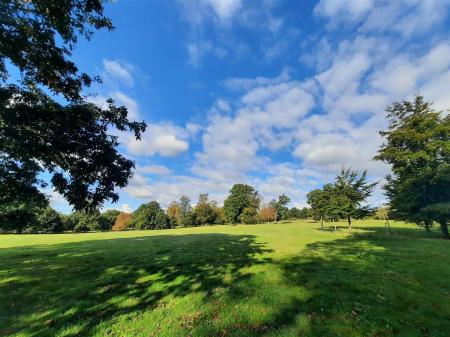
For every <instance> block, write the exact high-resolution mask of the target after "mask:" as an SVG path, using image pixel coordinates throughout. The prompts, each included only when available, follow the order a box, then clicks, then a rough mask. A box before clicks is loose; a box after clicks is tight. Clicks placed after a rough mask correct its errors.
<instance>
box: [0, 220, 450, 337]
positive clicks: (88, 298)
mask: <svg viewBox="0 0 450 337" xmlns="http://www.w3.org/2000/svg"><path fill="white" fill-rule="evenodd" d="M392 232H393V234H389V233H388V232H387V230H386V228H385V227H362V226H359V227H355V231H354V232H353V233H352V234H350V235H349V236H347V237H345V238H342V237H340V238H338V239H336V240H334V241H318V242H314V243H311V244H309V245H307V246H306V248H305V249H303V250H302V251H301V252H300V253H299V254H298V255H296V256H292V257H288V258H280V259H278V260H276V259H273V260H270V259H263V258H262V257H261V256H260V254H264V253H266V252H270V250H269V249H267V248H266V247H265V246H264V245H263V244H261V243H257V242H256V241H255V237H254V236H251V235H226V234H191V235H173V236H172V235H171V236H165V235H162V236H152V237H137V238H127V239H112V240H100V241H85V242H80V243H70V244H61V245H53V246H39V247H37V246H34V247H21V248H14V249H9V248H7V249H1V250H0V259H1V260H0V280H2V279H3V280H5V281H3V283H0V304H1V305H0V335H1V334H2V333H3V334H5V335H6V334H8V333H9V334H13V333H15V332H19V331H20V332H22V333H23V334H24V335H27V336H33V337H42V336H53V335H56V334H58V333H60V334H62V333H64V334H65V335H66V336H74V335H78V336H92V335H94V334H96V333H98V331H97V330H96V327H97V326H98V325H99V324H101V322H104V321H106V322H107V321H109V320H111V319H113V318H115V317H118V316H121V315H128V317H129V315H132V314H136V315H140V314H141V313H142V312H144V311H150V312H151V311H152V310H153V309H156V308H159V307H160V306H164V301H165V300H166V299H165V297H166V296H174V297H183V296H186V295H189V294H191V293H193V292H202V293H203V294H204V295H205V296H204V300H203V301H204V304H205V307H208V306H209V309H210V310H211V312H210V315H209V314H208V313H207V312H206V313H205V316H202V317H204V318H202V319H199V320H198V321H193V322H192V324H191V325H192V326H190V327H189V328H188V329H187V330H186V331H184V330H183V333H184V332H186V333H185V334H181V333H180V336H186V335H192V336H201V337H209V336H224V337H225V336H226V337H231V336H271V337H275V336H276V337H281V336H317V337H319V336H320V337H325V336H330V337H331V336H333V337H334V336H345V337H352V336H354V337H356V336H358V337H363V336H364V337H366V336H371V337H382V336H384V337H393V336H405V337H414V336H417V337H419V336H423V337H426V336H437V337H441V336H442V337H444V336H445V337H447V336H448V331H450V301H448V298H449V297H450V284H449V282H448V280H449V279H450V258H449V254H448V252H449V248H450V243H449V242H448V241H446V240H441V239H440V236H439V234H438V233H435V232H433V233H425V232H424V231H423V230H421V229H410V228H392ZM324 235H328V236H330V235H331V233H324ZM254 265H261V268H262V270H263V272H261V273H259V274H246V273H244V272H243V271H242V269H243V268H246V267H250V266H254ZM258 268H260V267H258ZM220 288H224V289H226V290H225V293H224V295H223V297H222V298H221V299H220V302H221V304H220V305H219V304H217V305H216V304H214V302H215V298H214V292H215V290H216V289H220ZM246 305H247V306H246ZM235 308H240V309H235ZM213 312H214V314H213ZM216 314H217V317H219V318H220V319H215V315H216ZM208 315H209V316H208ZM222 315H223V316H222ZM229 315H232V316H233V317H232V319H228V320H227V318H226V317H227V316H229ZM222 317H223V320H222ZM133 322H134V321H130V323H129V324H130V325H131V328H133V327H132V325H133ZM174 324H175V323H174ZM71 326H76V327H77V329H76V330H75V329H74V330H73V331H72V330H70V327H71ZM162 328H163V329H164V328H167V327H162ZM131 330H132V329H131ZM150 330H151V329H150ZM101 332H102V333H104V334H108V331H107V330H102V331H101ZM117 333H118V332H114V334H115V335H117ZM133 333H136V334H138V335H145V334H143V333H141V334H139V331H138V330H135V331H134V332H133V331H132V332H130V333H129V334H126V333H121V334H120V335H123V336H129V335H130V336H131V335H133ZM153 334H154V335H155V336H158V330H154V331H153ZM166 335H167V333H166ZM177 336H178V335H177Z"/></svg>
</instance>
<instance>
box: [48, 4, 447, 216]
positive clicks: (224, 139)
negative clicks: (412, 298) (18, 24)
mask: <svg viewBox="0 0 450 337" xmlns="http://www.w3.org/2000/svg"><path fill="white" fill-rule="evenodd" d="M449 9H450V1H447V0H397V1H378V0H320V1H312V0H311V1H309V0H305V1H296V0H294V1H288V0H283V1H276V0H274V1H265V0H261V1H250V0H249V1H244V0H186V1H176V0H172V1H163V0H154V1H138V0H130V1H124V0H117V1H113V2H109V3H107V4H106V11H105V14H106V16H109V17H110V18H111V19H112V21H113V23H114V25H115V27H116V29H115V30H114V31H113V32H107V31H98V32H96V33H95V35H94V37H93V38H92V39H91V41H82V40H80V42H79V44H78V46H77V48H76V50H75V52H74V55H73V59H74V61H75V62H76V63H77V65H78V66H79V68H80V70H82V71H84V72H87V73H89V74H91V75H100V76H101V78H102V80H103V83H102V84H101V85H96V86H94V87H92V88H91V89H90V90H91V91H90V92H95V93H96V94H97V95H96V96H95V97H92V98H90V99H91V100H92V101H94V102H96V103H98V104H104V102H105V100H106V99H107V98H108V97H111V98H113V99H114V100H115V101H116V103H117V104H120V105H125V106H126V107H127V108H128V110H129V117H130V118H131V119H133V120H138V121H142V120H145V121H146V122H147V123H148V125H149V126H148V129H147V131H146V133H145V134H144V135H143V138H142V140H141V141H136V140H135V139H134V138H133V136H132V134H130V133H122V134H119V139H120V142H121V145H120V147H119V149H120V152H121V153H122V154H123V155H124V156H126V157H127V158H130V159H132V160H134V161H135V163H136V169H135V173H134V177H133V179H132V180H131V181H130V182H129V185H128V186H127V187H126V188H123V189H121V190H119V194H120V200H119V201H118V202H117V203H116V204H110V203H106V204H105V209H109V208H116V209H120V210H123V211H127V212H129V211H133V210H135V209H136V208H137V207H138V206H139V205H140V204H142V203H144V202H148V201H150V200H157V201H158V202H160V203H161V205H162V206H164V207H166V206H167V205H168V204H169V203H170V202H171V201H173V200H177V199H179V198H180V197H181V196H182V195H187V196H189V197H190V198H191V200H192V201H193V202H194V203H195V201H196V200H197V198H198V195H199V194H200V193H208V194H209V196H210V198H211V199H213V200H216V201H218V202H219V204H220V203H222V202H223V200H224V199H225V198H226V196H227V194H228V191H229V189H230V188H231V187H232V185H233V184H235V183H247V184H251V185H253V186H255V187H256V189H257V190H258V191H259V193H260V194H261V195H262V197H263V198H264V200H266V201H269V200H271V199H272V198H274V197H276V196H278V195H280V194H282V193H285V194H287V195H288V196H289V197H290V198H291V199H292V202H291V206H298V207H302V206H305V205H306V194H307V193H308V192H309V191H310V190H312V189H314V188H317V187H321V186H322V185H323V184H325V183H327V182H331V181H332V180H333V179H334V177H335V176H336V175H337V174H338V173H339V171H340V169H341V168H342V167H344V166H345V167H351V168H353V169H356V170H358V171H360V172H362V171H363V170H367V172H368V176H369V179H370V181H381V182H382V180H383V177H384V176H385V175H386V174H387V173H388V172H389V167H388V166H386V165H385V164H383V163H381V162H376V161H373V160H372V158H373V156H374V155H375V154H376V151H377V148H378V147H379V145H380V144H381V143H382V139H381V138H380V136H379V135H378V131H379V130H383V129H385V128H386V126H387V122H386V118H385V110H384V109H385V107H386V106H387V105H389V104H391V103H392V102H394V101H396V100H402V99H411V98H413V97H414V95H415V94H416V93H420V94H423V95H424V96H425V98H426V99H427V100H430V101H433V102H434V106H435V107H436V108H437V109H440V110H445V109H448V108H450V95H449V93H450V92H449V91H450V19H449V16H448V13H449ZM49 194H50V195H51V203H52V206H53V207H55V208H56V209H58V210H60V211H63V212H68V211H70V209H71V208H70V206H69V205H67V203H65V202H64V200H63V199H62V197H61V196H59V195H58V194H56V193H54V192H52V191H51V190H49ZM370 202H371V203H373V204H374V205H380V204H382V203H383V202H385V196H384V195H383V193H382V190H381V189H380V188H378V189H377V191H376V192H375V193H374V195H373V196H372V197H371V200H370Z"/></svg>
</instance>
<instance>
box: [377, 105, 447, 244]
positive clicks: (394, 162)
mask: <svg viewBox="0 0 450 337" xmlns="http://www.w3.org/2000/svg"><path fill="white" fill-rule="evenodd" d="M386 111H387V113H388V118H389V128H388V129H387V130H386V131H381V132H380V134H381V135H382V136H383V137H384V139H385V142H384V143H383V145H382V146H381V147H380V149H379V150H378V154H377V156H376V157H375V159H378V160H382V161H384V162H386V163H388V164H390V165H391V168H392V175H388V176H387V177H386V179H387V184H386V185H385V186H384V189H385V191H386V195H387V197H388V198H389V207H390V212H391V213H392V214H393V215H394V216H395V217H396V218H399V219H403V220H406V221H410V222H414V223H416V224H418V225H421V226H425V227H428V226H430V225H431V224H432V223H433V221H436V222H438V223H439V224H440V225H441V230H442V232H443V234H444V236H445V237H447V238H450V236H449V234H448V223H449V221H450V115H449V114H443V113H442V112H438V111H435V110H434V109H433V107H432V103H429V102H426V101H425V100H424V98H423V97H422V96H416V97H415V99H414V100H413V101H412V102H409V101H402V102H395V103H393V104H392V105H391V106H389V107H387V109H386Z"/></svg>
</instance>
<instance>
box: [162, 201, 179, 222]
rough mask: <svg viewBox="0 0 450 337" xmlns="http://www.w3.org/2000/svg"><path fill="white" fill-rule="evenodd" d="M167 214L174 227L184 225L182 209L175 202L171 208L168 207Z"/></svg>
mask: <svg viewBox="0 0 450 337" xmlns="http://www.w3.org/2000/svg"><path fill="white" fill-rule="evenodd" d="M166 213H167V217H168V218H169V221H170V223H171V224H172V227H175V226H180V225H181V224H182V223H183V214H182V211H181V207H180V205H179V204H178V203H177V202H176V201H173V202H172V203H171V204H170V205H169V207H167V211H166Z"/></svg>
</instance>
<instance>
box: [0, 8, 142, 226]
mask: <svg viewBox="0 0 450 337" xmlns="http://www.w3.org/2000/svg"><path fill="white" fill-rule="evenodd" d="M0 13H1V14H0V20H1V21H0V82H1V87H0V171H1V172H2V173H1V174H2V179H3V180H4V181H5V182H7V183H9V185H8V186H2V188H4V189H6V190H8V191H10V192H11V195H15V198H14V199H13V200H10V201H8V203H7V204H6V205H7V206H5V208H7V210H6V213H5V212H4V209H3V208H2V209H0V213H1V214H0V218H3V220H4V219H6V217H8V215H7V214H11V212H12V211H11V209H16V210H17V209H18V207H19V206H20V205H24V204H27V205H29V206H27V207H25V208H28V207H30V208H31V207H34V206H36V205H38V204H39V203H41V202H42V199H45V196H44V195H43V194H42V193H41V192H40V190H39V187H41V184H40V182H39V181H38V179H37V178H36V177H37V176H38V174H39V173H41V172H42V171H47V172H48V173H50V176H51V183H52V185H53V187H54V189H55V190H56V191H57V192H59V193H60V194H62V195H63V196H64V197H65V198H66V199H67V200H68V202H69V203H70V204H71V205H73V207H74V208H75V209H76V210H92V209H96V208H98V207H100V206H101V205H102V204H103V202H104V201H105V200H107V199H110V200H112V201H113V202H115V201H117V199H118V194H117V192H115V189H116V188H117V187H124V186H126V184H127V182H128V180H129V179H130V178H131V176H132V169H133V167H134V163H133V162H132V161H130V160H129V159H127V158H125V157H123V156H122V155H120V154H119V152H118V151H117V150H116V148H117V145H118V142H117V137H116V136H114V135H112V134H110V133H109V132H110V131H109V130H111V129H117V130H119V131H131V132H133V133H134V135H135V137H136V139H139V138H140V136H141V133H142V132H144V131H145V128H146V125H145V123H143V122H142V123H136V122H130V121H129V120H128V117H127V114H128V112H127V109H126V108H125V107H116V106H115V105H114V102H113V101H112V100H109V101H108V107H107V108H100V107H97V106H95V105H94V104H91V103H87V102H86V100H85V98H84V97H83V94H82V90H83V88H84V87H85V86H88V85H90V83H91V82H92V80H93V79H92V78H91V77H89V76H88V75H87V74H85V73H80V72H79V70H78V68H77V66H76V65H75V63H74V62H73V61H72V60H71V59H70V57H71V54H72V51H73V49H74V48H75V46H76V43H77V41H78V39H79V38H80V37H84V38H87V39H89V38H90V37H91V36H92V34H93V31H94V30H96V29H102V28H105V29H108V30H111V29H113V26H112V23H111V21H110V20H109V19H108V18H107V17H105V16H104V14H103V1H101V0H67V1H64V2H60V1H58V2H55V1H52V0H33V1H2V2H0ZM7 62H9V63H11V64H12V65H13V66H15V67H17V69H18V70H19V72H20V78H21V82H20V86H17V85H11V84H8V76H9V74H8V71H7V68H6V63H7ZM94 80H95V79H94ZM43 87H44V88H48V89H49V90H50V92H51V93H52V94H55V95H60V96H63V98H65V102H64V103H62V104H61V103H58V102H56V101H55V100H54V98H53V97H50V96H49V95H48V94H46V93H44V91H43V90H41V89H42V88H43ZM60 101H64V99H62V100H60ZM13 166H15V167H14V168H13ZM24 176H27V177H29V178H30V179H23V177H24ZM14 181H16V182H15V183H12V182H14ZM19 183H20V184H19ZM2 185H3V184H2ZM19 185H20V186H19ZM24 190H29V191H30V193H31V194H29V195H26V196H25V195H24V194H23V193H21V191H24ZM4 205H5V204H4ZM25 213H26V212H25ZM25 213H24V212H23V211H22V215H21V216H26V214H25ZM17 214H18V213H17ZM27 214H28V215H29V213H27ZM3 220H0V225H2V223H3ZM13 223H14V224H15V225H18V224H17V223H16V222H14V221H13V222H9V225H11V224H13ZM18 226H19V225H18Z"/></svg>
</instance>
